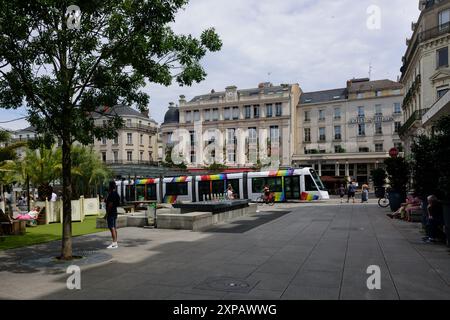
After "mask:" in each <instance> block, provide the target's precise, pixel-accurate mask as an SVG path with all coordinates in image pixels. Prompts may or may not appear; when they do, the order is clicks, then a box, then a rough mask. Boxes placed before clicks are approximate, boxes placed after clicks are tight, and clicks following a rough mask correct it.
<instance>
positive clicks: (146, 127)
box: [123, 123, 157, 134]
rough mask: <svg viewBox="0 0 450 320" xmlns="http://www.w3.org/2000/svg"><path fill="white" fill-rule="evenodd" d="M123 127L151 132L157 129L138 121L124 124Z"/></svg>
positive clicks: (154, 132) (153, 132)
mask: <svg viewBox="0 0 450 320" xmlns="http://www.w3.org/2000/svg"><path fill="white" fill-rule="evenodd" d="M123 129H134V130H138V131H144V132H147V133H151V134H156V132H157V129H156V128H155V127H151V126H149V125H144V124H139V123H132V124H125V125H124V127H123Z"/></svg>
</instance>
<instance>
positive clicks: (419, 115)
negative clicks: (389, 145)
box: [398, 109, 429, 136]
mask: <svg viewBox="0 0 450 320" xmlns="http://www.w3.org/2000/svg"><path fill="white" fill-rule="evenodd" d="M428 110H429V109H421V110H416V111H414V112H413V114H412V115H411V117H409V119H408V120H407V121H406V122H405V124H404V125H403V126H401V127H400V129H399V130H398V134H399V135H400V136H404V135H406V133H407V132H408V131H409V129H410V128H411V127H412V126H413V125H414V124H415V123H416V121H420V120H422V116H423V115H424V114H425V113H426V112H427V111H428Z"/></svg>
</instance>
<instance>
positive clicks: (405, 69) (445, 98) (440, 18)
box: [400, 0, 450, 153]
mask: <svg viewBox="0 0 450 320" xmlns="http://www.w3.org/2000/svg"><path fill="white" fill-rule="evenodd" d="M419 9H420V10H421V13H420V16H419V19H418V21H417V22H416V23H413V24H412V31H413V34H412V37H411V38H410V39H407V40H406V44H407V50H406V53H405V55H404V56H403V58H402V62H403V66H402V68H401V69H400V71H401V73H402V75H401V79H400V82H401V83H402V84H403V85H404V87H405V95H404V100H403V104H402V105H403V106H402V107H403V112H404V125H403V126H402V128H401V129H400V134H401V137H402V140H403V141H404V143H405V151H406V152H407V153H409V151H410V148H411V144H412V141H413V138H414V136H415V135H417V134H423V133H427V132H431V131H432V128H433V125H434V123H435V122H436V120H438V119H439V118H440V117H441V116H442V115H445V114H449V113H450V104H449V100H450V93H449V89H450V68H449V43H450V0H441V1H437V0H422V1H419Z"/></svg>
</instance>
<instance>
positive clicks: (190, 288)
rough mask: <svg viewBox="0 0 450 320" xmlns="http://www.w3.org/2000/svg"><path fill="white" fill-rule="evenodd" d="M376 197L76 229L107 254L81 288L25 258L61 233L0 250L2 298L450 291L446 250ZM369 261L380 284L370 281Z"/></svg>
mask: <svg viewBox="0 0 450 320" xmlns="http://www.w3.org/2000/svg"><path fill="white" fill-rule="evenodd" d="M387 212H388V211H387V210H386V209H381V208H379V207H377V206H376V205H374V204H358V203H357V204H342V205H334V202H331V205H323V204H316V205H314V204H277V205H275V206H274V207H270V206H267V205H264V206H261V207H260V210H259V213H258V214H257V215H256V216H252V217H245V218H240V219H238V220H235V221H232V222H229V223H226V224H221V225H217V226H215V227H214V228H211V229H209V230H208V231H207V232H191V231H177V230H159V229H144V228H125V229H119V244H120V248H119V249H117V250H106V249H104V248H105V246H106V245H108V244H109V241H110V238H109V234H108V233H107V232H102V233H98V234H94V235H87V236H82V237H77V238H74V248H76V249H77V250H83V251H85V252H101V253H102V254H103V253H106V254H108V255H111V259H109V260H108V261H106V262H99V263H96V264H93V265H82V266H81V270H82V272H81V286H82V289H81V290H68V289H66V279H67V278H68V276H69V275H68V274H66V273H65V270H64V269H61V268H60V269H55V268H39V267H33V266H30V265H27V264H24V263H20V261H21V260H23V259H25V260H26V259H30V257H42V256H47V257H48V256H51V255H56V254H57V253H58V249H59V245H60V243H59V242H53V243H50V244H42V245H37V246H34V247H29V248H23V249H16V250H9V251H3V252H0V283H1V284H2V285H1V286H0V299H87V300H93V299H181V300H184V299H194V300H196V299H289V300H292V299H295V300H297V299H389V300H391V299H393V300H397V299H402V300H404V299H450V254H449V251H448V249H447V248H446V247H444V246H443V245H435V244H424V243H422V241H421V237H422V234H421V233H420V225H418V224H412V223H406V222H403V221H394V220H391V219H389V218H387V217H386V216H385V213H387ZM369 265H378V266H379V267H380V268H381V290H368V288H367V285H366V281H367V278H368V277H369V275H368V274H367V273H366V270H367V267H368V266H369Z"/></svg>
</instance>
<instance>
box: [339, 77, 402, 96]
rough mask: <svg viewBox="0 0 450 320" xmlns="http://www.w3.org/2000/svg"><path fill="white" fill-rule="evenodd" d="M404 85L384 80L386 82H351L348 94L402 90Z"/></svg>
mask: <svg viewBox="0 0 450 320" xmlns="http://www.w3.org/2000/svg"><path fill="white" fill-rule="evenodd" d="M402 88H403V86H402V84H400V83H398V82H395V81H392V80H388V79H384V80H374V81H362V82H351V84H350V86H349V88H348V92H349V93H355V92H364V91H375V90H385V89H393V90H395V89H402Z"/></svg>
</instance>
